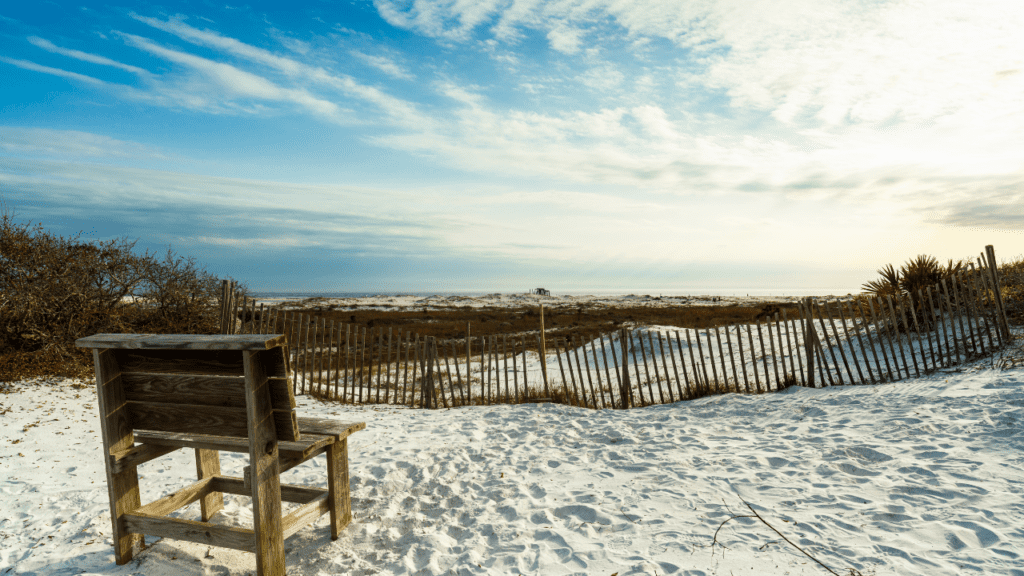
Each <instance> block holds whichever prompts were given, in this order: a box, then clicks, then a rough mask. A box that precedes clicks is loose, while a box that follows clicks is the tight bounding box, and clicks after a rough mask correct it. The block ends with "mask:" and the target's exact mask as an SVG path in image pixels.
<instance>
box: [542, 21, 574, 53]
mask: <svg viewBox="0 0 1024 576" xmlns="http://www.w3.org/2000/svg"><path fill="white" fill-rule="evenodd" d="M580 36H581V33H580V31H579V30H578V29H576V28H569V27H566V26H561V27H558V28H552V29H551V30H548V42H550V43H551V47H552V48H553V49H555V50H558V51H559V52H562V53H564V54H575V53H577V52H579V51H580V42H581V40H582V39H581V38H580Z"/></svg>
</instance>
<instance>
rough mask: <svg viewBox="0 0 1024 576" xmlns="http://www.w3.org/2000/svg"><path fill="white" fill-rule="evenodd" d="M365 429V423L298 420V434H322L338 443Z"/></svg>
mask: <svg viewBox="0 0 1024 576" xmlns="http://www.w3.org/2000/svg"><path fill="white" fill-rule="evenodd" d="M365 428H366V422H342V421H341V420H328V419H326V418H299V434H307V433H308V434H323V435H324V436H334V441H335V442H338V441H341V440H343V439H345V438H347V437H348V436H349V435H350V434H352V433H354V432H358V431H360V430H363V429H365Z"/></svg>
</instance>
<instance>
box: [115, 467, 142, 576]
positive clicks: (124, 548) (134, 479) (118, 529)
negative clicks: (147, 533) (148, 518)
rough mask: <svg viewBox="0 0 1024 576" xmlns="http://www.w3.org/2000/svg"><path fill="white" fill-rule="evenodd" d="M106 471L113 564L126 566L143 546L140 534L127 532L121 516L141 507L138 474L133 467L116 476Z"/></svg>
mask: <svg viewBox="0 0 1024 576" xmlns="http://www.w3.org/2000/svg"><path fill="white" fill-rule="evenodd" d="M107 466H108V469H107V489H108V492H109V494H110V517H111V518H110V520H111V523H112V525H113V530H114V535H113V538H112V540H113V541H114V562H115V563H116V564H127V563H128V562H130V561H131V559H132V558H133V557H134V556H135V554H137V553H139V552H140V551H141V550H142V549H143V548H144V547H145V546H146V541H145V538H144V537H143V535H142V534H133V533H130V532H128V529H127V527H126V526H125V525H124V520H123V519H122V515H123V514H126V513H128V512H133V511H135V510H136V509H138V508H139V507H140V506H142V501H141V499H140V498H139V474H138V471H137V470H136V468H135V466H132V467H131V468H129V469H127V470H123V471H121V472H118V473H116V474H113V473H111V472H110V469H109V466H110V465H109V463H108V465H107Z"/></svg>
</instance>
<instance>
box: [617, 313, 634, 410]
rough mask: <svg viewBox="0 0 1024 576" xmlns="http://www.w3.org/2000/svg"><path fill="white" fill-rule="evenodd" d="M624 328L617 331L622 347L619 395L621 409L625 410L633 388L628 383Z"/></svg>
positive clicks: (627, 356)
mask: <svg viewBox="0 0 1024 576" xmlns="http://www.w3.org/2000/svg"><path fill="white" fill-rule="evenodd" d="M626 331H627V329H626V328H623V329H622V330H621V331H620V332H619V344H621V348H622V384H621V387H620V389H619V396H620V397H621V398H622V409H623V410H626V409H627V408H629V404H630V400H631V399H632V396H633V390H632V388H631V387H630V385H629V354H628V350H627V348H628V346H629V344H628V340H627V339H626Z"/></svg>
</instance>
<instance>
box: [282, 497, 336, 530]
mask: <svg viewBox="0 0 1024 576" xmlns="http://www.w3.org/2000/svg"><path fill="white" fill-rule="evenodd" d="M329 510H330V499H329V496H328V495H327V494H326V493H324V494H321V495H320V496H317V497H316V498H314V499H313V500H312V501H311V502H307V503H305V504H303V505H302V506H300V507H299V508H297V509H295V510H292V511H291V512H289V513H288V515H287V516H285V517H284V518H282V519H281V526H282V537H283V538H288V537H289V536H291V535H292V534H295V533H296V532H298V531H299V530H302V529H303V528H304V527H306V525H307V524H309V523H310V522H312V521H314V520H316V519H317V518H319V517H320V516H321V515H322V514H325V513H326V512H328V511H329ZM331 528H332V529H333V528H334V526H333V524H332V526H331ZM338 532H339V533H340V530H338ZM337 539H338V537H337V536H335V535H334V530H332V531H331V540H337Z"/></svg>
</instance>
